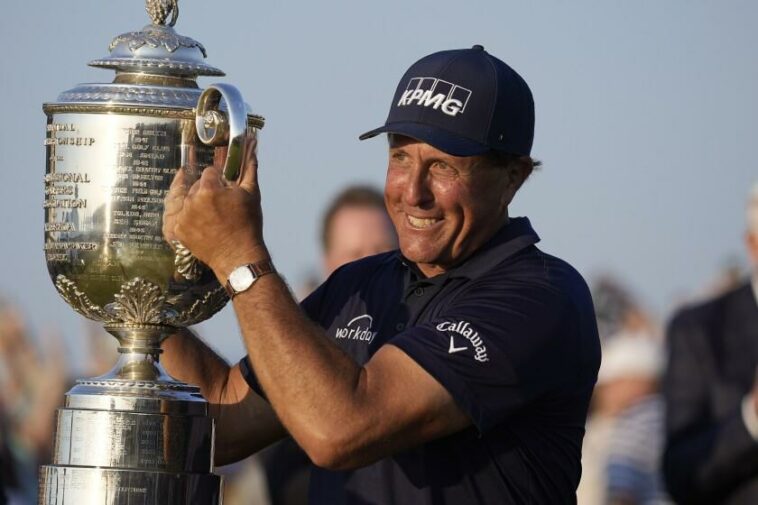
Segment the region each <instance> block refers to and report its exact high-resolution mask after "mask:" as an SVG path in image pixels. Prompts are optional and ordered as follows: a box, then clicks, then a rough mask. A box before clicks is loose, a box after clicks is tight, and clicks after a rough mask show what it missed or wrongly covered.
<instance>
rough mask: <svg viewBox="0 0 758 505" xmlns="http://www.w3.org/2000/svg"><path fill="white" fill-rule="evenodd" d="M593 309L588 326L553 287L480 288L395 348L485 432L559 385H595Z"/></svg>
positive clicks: (408, 333) (408, 334) (587, 316)
mask: <svg viewBox="0 0 758 505" xmlns="http://www.w3.org/2000/svg"><path fill="white" fill-rule="evenodd" d="M587 296H588V295H587ZM589 303H590V306H589V307H588V310H589V313H586V314H585V319H587V321H584V323H583V322H582V321H580V317H579V316H580V314H579V312H580V310H578V308H577V306H576V305H575V304H574V301H572V299H571V297H570V296H567V295H566V294H564V293H561V292H560V290H557V289H555V288H553V287H551V286H540V285H536V286H528V285H527V286H513V285H511V286H508V285H504V284H500V285H496V284H490V285H478V286H472V288H471V289H469V290H467V294H465V295H463V296H461V297H459V300H458V301H457V302H453V303H451V304H450V306H449V307H448V308H447V309H444V310H442V311H441V312H440V313H439V315H437V316H436V317H434V318H433V319H432V320H431V321H429V322H426V323H424V324H421V325H418V326H415V327H411V328H409V329H407V330H405V331H404V332H402V333H400V334H399V335H397V336H396V337H394V338H393V339H392V340H391V341H390V342H389V343H390V344H392V345H395V346H397V347H399V348H400V349H401V350H403V351H404V352H405V353H406V354H408V355H409V356H410V357H411V358H412V359H414V360H415V361H416V362H417V363H418V364H419V365H420V366H421V367H422V368H424V369H425V370H426V371H427V372H428V373H429V374H431V375H432V376H433V377H434V378H435V379H436V380H437V381H438V382H440V384H442V385H443V386H444V387H445V388H446V389H447V390H448V392H449V393H450V394H451V395H452V397H453V399H454V400H455V401H456V403H457V404H458V405H459V406H460V407H461V408H462V409H463V411H464V412H465V413H467V414H468V416H469V417H470V418H471V420H472V422H473V424H474V425H475V426H476V427H477V428H478V429H479V431H480V432H481V433H484V432H486V431H487V430H489V429H490V428H492V427H493V426H496V425H497V424H499V423H500V422H502V421H503V420H504V419H505V418H507V417H508V416H509V415H510V414H512V413H513V412H515V411H517V410H518V409H521V408H523V407H524V406H525V405H527V404H529V403H530V402H534V401H535V400H536V399H538V398H540V397H541V396H543V395H546V394H548V393H549V392H550V391H551V390H553V388H554V387H555V386H556V385H558V384H566V383H569V382H572V381H573V382H577V380H578V379H581V376H582V374H586V380H587V381H589V384H590V385H591V384H594V377H591V376H592V371H591V368H592V366H594V367H595V370H594V373H595V374H596V373H597V363H594V364H593V363H592V362H591V361H588V362H587V363H580V360H581V359H582V358H581V356H584V355H586V352H587V349H582V347H583V346H589V345H590V344H589V343H585V342H582V338H581V334H582V331H581V325H582V324H595V323H594V313H593V311H592V308H591V302H589ZM585 312H586V311H585ZM588 367H589V368H588ZM582 368H584V369H583V370H582ZM586 372H589V373H586Z"/></svg>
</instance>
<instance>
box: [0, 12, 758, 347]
mask: <svg viewBox="0 0 758 505" xmlns="http://www.w3.org/2000/svg"><path fill="white" fill-rule="evenodd" d="M32 6H34V7H32ZM209 6H212V8H209ZM180 7H181V13H180V16H179V21H178V23H177V26H176V28H177V31H179V32H180V33H181V34H183V35H188V36H191V37H193V38H195V39H197V40H199V41H200V42H202V43H203V44H204V45H205V47H206V49H207V50H208V60H207V61H208V62H209V63H210V64H211V65H214V66H216V67H219V68H222V69H224V70H225V71H226V72H227V76H226V77H223V78H203V79H201V81H200V84H201V86H202V85H207V84H210V83H211V82H215V81H217V80H221V81H225V82H230V83H233V84H235V85H236V86H237V87H239V89H240V90H241V91H242V93H243V95H244V96H245V98H246V100H247V101H248V102H249V103H250V105H251V106H252V108H253V109H254V111H255V112H257V113H260V114H262V115H264V116H265V117H266V119H267V124H266V127H265V129H264V131H263V133H262V136H261V140H260V159H261V166H262V169H261V170H262V171H261V184H262V190H263V202H264V213H265V235H266V239H267V242H268V244H269V247H270V249H271V250H272V253H273V256H274V260H275V262H276V264H277V266H278V268H279V270H280V271H282V272H283V273H284V274H285V276H286V277H287V278H288V280H289V281H290V282H291V284H293V285H297V284H298V282H300V281H301V280H302V278H303V277H304V276H305V275H306V274H307V273H308V272H310V271H315V270H317V269H318V266H319V262H318V259H317V258H318V247H317V241H318V228H319V222H318V221H319V216H320V214H321V212H322V211H323V209H324V207H325V205H326V202H327V201H328V199H329V198H330V197H331V196H332V195H333V194H334V193H335V192H337V191H338V190H339V189H340V188H342V187H343V186H344V185H345V184H348V183H351V182H369V183H373V184H375V185H377V186H381V185H382V183H383V179H384V169H385V164H386V152H385V151H386V144H385V143H384V142H383V141H382V140H381V139H374V140H371V141H366V142H359V141H358V140H357V136H358V135H359V134H360V133H362V132H363V131H365V130H368V129H371V128H373V127H375V126H378V125H379V124H381V123H382V122H383V121H384V118H385V116H386V113H387V109H388V106H389V102H390V99H391V97H392V93H393V91H394V88H395V85H396V84H397V81H398V79H399V78H400V76H401V75H402V73H403V72H404V71H405V69H406V68H407V67H408V66H409V65H410V64H411V63H412V62H413V61H415V60H416V59H418V58H420V57H421V56H423V55H425V54H427V53H430V52H433V51H437V50H441V49H449V48H460V47H470V46H472V45H473V44H482V45H484V46H485V48H486V49H487V50H488V51H489V52H491V53H492V54H495V55H496V56H498V57H500V58H501V59H503V60H505V61H506V62H508V63H509V64H510V65H511V66H513V67H514V68H516V69H517V70H518V71H519V72H520V73H521V74H522V75H523V76H524V78H525V79H526V80H527V82H528V83H529V84H530V86H531V88H532V91H533V93H534V96H535V102H536V109H537V112H536V115H537V126H536V133H535V144H534V149H533V154H534V155H535V156H536V157H537V158H539V159H540V160H542V162H543V163H544V167H543V168H542V169H541V170H540V171H539V172H538V173H536V174H535V175H534V176H533V177H532V179H531V180H530V181H529V182H528V183H527V184H526V186H525V187H524V188H523V189H522V191H521V193H520V194H519V195H518V196H517V198H516V201H515V202H514V204H513V207H512V214H513V215H527V216H529V217H530V218H531V220H532V223H533V225H534V226H535V228H536V229H537V231H538V233H540V235H541V236H542V239H543V240H542V248H543V249H544V250H546V251H547V252H550V253H553V254H556V255H558V256H561V257H563V258H565V259H567V260H568V261H570V262H571V263H572V264H574V265H575V266H576V267H577V268H578V269H579V270H580V271H581V272H582V273H584V274H585V275H586V276H587V277H590V278H591V277H592V276H593V275H596V274H597V273H602V272H612V273H615V274H617V275H618V276H620V277H621V278H622V279H624V280H625V281H626V282H628V284H629V285H630V286H631V287H632V288H633V289H634V291H635V292H636V293H637V294H638V295H640V297H641V298H642V299H643V301H644V302H645V303H646V304H647V305H648V306H649V307H651V308H652V309H653V310H655V311H656V313H657V315H658V316H660V317H661V318H662V319H665V318H666V317H667V316H668V314H669V312H668V311H669V310H670V308H671V306H672V304H673V303H675V302H676V300H678V299H681V297H683V296H686V295H688V294H690V293H692V292H694V291H697V290H698V289H701V288H702V287H703V286H704V285H705V284H707V283H708V282H709V281H710V280H711V279H712V278H713V276H714V274H715V272H716V270H717V269H718V268H720V267H721V266H722V265H723V264H724V263H725V262H726V261H729V260H731V259H732V258H734V259H735V260H736V261H741V262H742V263H743V264H746V259H745V254H744V251H743V249H744V248H743V246H742V234H743V233H744V228H745V226H744V202H745V198H746V196H747V193H748V191H749V188H750V186H751V184H752V183H753V182H754V181H756V180H758V168H756V164H755V162H754V153H753V151H752V149H753V147H754V145H755V140H754V139H755V134H756V132H757V131H758V128H757V127H758V100H756V97H755V90H756V89H758V58H757V57H756V48H758V30H756V29H755V20H756V19H758V4H757V3H755V2H751V1H747V0H744V1H733V0H728V1H722V2H713V1H709V2H706V1H693V0H688V1H685V0H665V1H661V0H656V1H652V0H649V1H644V0H643V1H635V2H622V1H585V0H579V1H574V2H566V1H542V2H514V1H502V0H500V1H471V2H465V3H464V2H450V1H445V0H441V1H434V2H432V1H426V0H424V1H416V2H407V1H406V2H400V1H397V0H386V1H384V2H356V1H335V0H324V1H320V2H304V1H299V2H285V1H278V2H277V1H272V2H252V1H241V0H216V1H215V2H212V3H209V2H198V1H194V0H183V1H182V0H180ZM3 13H4V15H3V17H2V18H1V19H0V42H1V43H2V47H3V52H4V56H5V58H4V59H3V66H4V69H3V72H2V73H1V74H0V91H2V97H3V99H4V114H3V116H4V120H3V121H2V122H0V148H1V149H2V153H3V157H2V159H3V162H4V166H3V168H2V170H0V206H1V210H2V216H4V222H3V225H2V230H3V236H4V240H3V247H2V248H0V255H1V256H0V269H2V271H0V293H3V294H4V295H5V296H6V297H9V298H11V299H12V300H14V301H16V302H17V303H18V304H20V305H21V306H22V308H23V309H24V310H25V311H26V313H27V317H28V319H29V320H30V322H31V323H32V324H33V326H34V327H35V328H37V329H43V328H48V327H59V328H61V331H62V333H63V334H64V335H65V337H66V339H67V340H68V341H69V342H70V343H72V344H74V347H72V349H71V350H70V353H71V355H72V356H73V355H75V354H77V353H79V351H78V350H77V347H76V345H78V344H76V342H78V339H77V336H78V335H79V334H82V333H83V329H82V319H81V318H80V316H78V315H76V314H75V313H74V312H73V311H72V310H71V309H70V308H68V306H67V305H66V304H65V303H64V302H63V301H62V300H61V299H60V298H59V297H58V295H57V293H56V292H55V290H54V288H53V286H52V283H51V282H50V280H49V278H48V276H47V272H46V269H45V265H44V259H43V254H42V239H43V234H42V229H43V228H42V224H43V215H42V200H43V175H44V166H45V164H44V147H43V140H44V136H45V135H44V125H45V117H44V114H43V113H42V109H41V104H42V102H45V101H54V100H55V98H56V97H57V95H58V93H60V92H61V91H63V90H65V89H69V88H71V87H73V86H74V85H75V84H77V83H80V82H110V81H111V80H112V77H113V74H112V72H110V71H106V70H101V69H93V68H89V67H87V66H86V63H87V62H88V61H90V60H93V59H96V58H99V57H102V56H104V55H106V54H107V46H108V44H109V42H110V40H111V39H112V38H113V37H115V36H116V35H118V34H120V33H123V32H126V31H132V30H136V29H139V28H140V27H142V26H143V25H145V24H147V23H148V17H147V15H146V14H145V12H144V4H143V3H142V2H141V1H140V0H129V1H120V2H113V1H108V2H104V1H102V0H99V1H95V0H66V1H58V2H49V1H45V2H41V3H34V4H30V3H28V2H9V3H7V4H6V5H4V7H3ZM201 332H202V333H203V335H205V336H206V337H208V340H209V341H210V342H211V343H212V345H214V346H216V347H217V348H219V349H221V350H222V352H223V353H224V354H225V355H226V356H227V357H229V358H236V357H238V355H240V354H241V352H242V351H241V347H240V345H239V339H238V333H237V329H236V325H235V321H234V315H233V313H232V311H231V310H230V309H226V310H225V311H224V312H223V313H222V314H220V315H218V316H216V317H214V319H213V320H212V321H211V322H208V323H205V324H204V325H202V326H201ZM72 359H74V360H76V359H77V358H72Z"/></svg>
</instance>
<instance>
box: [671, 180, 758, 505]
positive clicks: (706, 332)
mask: <svg viewBox="0 0 758 505" xmlns="http://www.w3.org/2000/svg"><path fill="white" fill-rule="evenodd" d="M747 221H748V228H747V233H746V235H745V237H746V238H745V241H746V246H747V251H748V256H749V258H750V260H751V263H752V275H751V278H750V279H748V280H746V281H743V282H742V283H740V285H739V286H738V287H736V288H734V289H732V290H730V291H728V292H726V293H724V294H722V295H720V296H718V297H717V298H715V299H712V300H710V301H708V302H705V303H701V304H698V305H694V306H690V307H686V308H684V309H683V310H681V311H680V312H679V313H678V314H676V315H675V317H674V318H673V319H672V321H671V323H670V325H669V328H668V334H667V338H668V345H669V365H668V370H667V373H666V377H665V382H664V392H665V397H666V409H667V420H666V428H667V441H666V454H665V466H664V469H665V475H666V484H667V486H668V488H669V492H670V493H671V495H672V497H673V498H674V499H675V500H676V501H677V503H681V504H685V505H686V504H708V505H713V504H726V505H743V504H744V505H747V504H751V505H754V504H756V503H758V383H757V381H756V364H758V301H757V300H758V185H756V186H754V188H753V191H752V193H751V196H750V199H749V202H748V206H747Z"/></svg>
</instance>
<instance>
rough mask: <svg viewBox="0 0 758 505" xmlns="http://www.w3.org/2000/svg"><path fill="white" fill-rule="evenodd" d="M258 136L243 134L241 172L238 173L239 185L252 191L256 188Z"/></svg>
mask: <svg viewBox="0 0 758 505" xmlns="http://www.w3.org/2000/svg"><path fill="white" fill-rule="evenodd" d="M257 150H258V137H257V136H256V135H250V134H248V135H246V136H245V146H244V150H243V153H242V174H240V179H239V186H240V187H241V188H242V189H244V190H245V191H247V192H248V193H252V192H254V191H257V189H258V153H257Z"/></svg>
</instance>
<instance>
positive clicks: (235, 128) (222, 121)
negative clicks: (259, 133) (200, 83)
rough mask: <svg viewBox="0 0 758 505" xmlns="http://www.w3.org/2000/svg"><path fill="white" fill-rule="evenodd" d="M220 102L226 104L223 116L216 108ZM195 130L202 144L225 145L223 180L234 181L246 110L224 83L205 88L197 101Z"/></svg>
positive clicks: (241, 100) (230, 87)
mask: <svg viewBox="0 0 758 505" xmlns="http://www.w3.org/2000/svg"><path fill="white" fill-rule="evenodd" d="M221 98H223V99H224V101H225V102H226V112H227V113H226V116H225V115H224V114H223V113H222V112H220V111H219V108H218V107H219V104H220V102H221ZM195 128H196V129H197V135H198V137H200V140H201V141H202V142H203V143H204V144H207V145H210V146H221V145H224V144H225V143H226V142H227V141H228V142H229V150H228V151H227V153H226V162H225V163H224V177H225V178H226V179H227V180H228V181H236V180H237V179H238V178H239V176H240V172H241V169H242V150H243V148H244V144H245V132H246V131H247V107H246V106H245V101H244V100H243V99H242V95H241V94H240V92H239V91H238V90H237V88H235V87H234V86H232V85H230V84H224V83H216V84H211V85H210V86H208V88H207V89H206V90H205V91H203V93H202V94H201V95H200V98H199V99H198V101H197V112H196V114H195Z"/></svg>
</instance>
